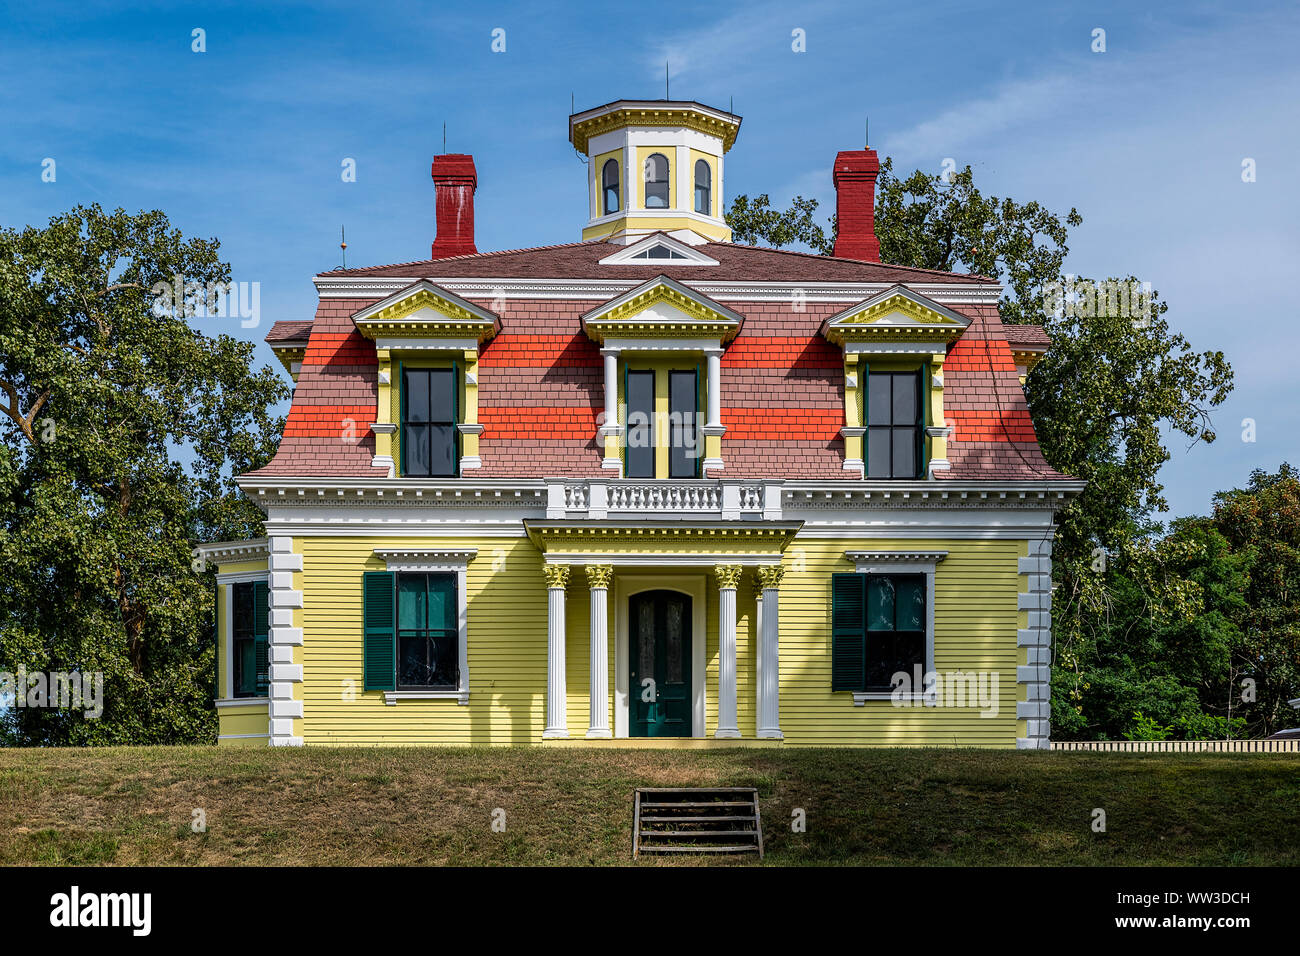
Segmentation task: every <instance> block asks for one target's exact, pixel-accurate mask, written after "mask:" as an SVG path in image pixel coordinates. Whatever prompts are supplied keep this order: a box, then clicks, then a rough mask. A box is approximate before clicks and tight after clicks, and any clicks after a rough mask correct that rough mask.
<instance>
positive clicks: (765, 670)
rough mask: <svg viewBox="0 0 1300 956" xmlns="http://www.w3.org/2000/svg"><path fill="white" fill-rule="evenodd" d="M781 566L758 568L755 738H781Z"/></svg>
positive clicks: (783, 573) (782, 571) (782, 569)
mask: <svg viewBox="0 0 1300 956" xmlns="http://www.w3.org/2000/svg"><path fill="white" fill-rule="evenodd" d="M784 575H785V568H783V567H781V566H780V565H776V566H775V567H768V568H759V569H758V583H759V586H760V587H761V588H762V597H761V598H760V601H761V605H762V612H761V614H760V615H759V620H760V623H759V628H760V630H759V637H758V675H757V676H758V721H757V723H758V728H757V735H758V736H759V737H782V736H784V735H783V734H782V733H781V671H780V656H781V639H780V635H781V611H780V606H779V604H778V601H777V597H778V595H779V594H780V587H781V578H782V577H784Z"/></svg>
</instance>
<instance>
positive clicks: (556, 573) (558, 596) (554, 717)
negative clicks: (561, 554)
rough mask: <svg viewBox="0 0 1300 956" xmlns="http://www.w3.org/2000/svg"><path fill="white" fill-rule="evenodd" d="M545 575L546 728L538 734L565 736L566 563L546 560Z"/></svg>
mask: <svg viewBox="0 0 1300 956" xmlns="http://www.w3.org/2000/svg"><path fill="white" fill-rule="evenodd" d="M542 572H543V573H544V574H545V575H546V729H545V730H543V731H542V737H544V738H552V737H567V736H569V727H568V722H567V719H566V717H565V713H564V708H565V686H564V588H565V586H566V585H567V584H568V583H569V566H568V565H567V564H547V565H544V566H543V567H542Z"/></svg>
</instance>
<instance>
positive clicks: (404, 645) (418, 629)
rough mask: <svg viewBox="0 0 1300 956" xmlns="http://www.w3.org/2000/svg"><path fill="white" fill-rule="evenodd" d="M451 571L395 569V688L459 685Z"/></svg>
mask: <svg viewBox="0 0 1300 956" xmlns="http://www.w3.org/2000/svg"><path fill="white" fill-rule="evenodd" d="M456 618H457V610H456V575H454V574H425V573H417V574H399V575H397V689H398V690H448V689H453V688H455V687H457V686H458V684H459V680H460V676H459V673H458V666H459V661H460V649H459V647H458V646H457V637H458V625H457V620H456Z"/></svg>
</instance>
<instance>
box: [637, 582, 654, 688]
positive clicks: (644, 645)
mask: <svg viewBox="0 0 1300 956" xmlns="http://www.w3.org/2000/svg"><path fill="white" fill-rule="evenodd" d="M637 657H638V661H637V671H636V679H637V686H636V687H634V688H633V689H632V692H633V693H635V694H637V695H638V696H639V695H640V693H641V686H640V685H641V681H643V680H645V679H646V678H647V677H654V676H655V606H654V602H652V601H644V600H643V601H642V602H641V608H640V614H639V616H638V621H637Z"/></svg>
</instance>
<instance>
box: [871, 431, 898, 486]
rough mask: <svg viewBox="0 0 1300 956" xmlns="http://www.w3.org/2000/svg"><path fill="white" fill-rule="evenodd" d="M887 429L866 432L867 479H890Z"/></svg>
mask: <svg viewBox="0 0 1300 956" xmlns="http://www.w3.org/2000/svg"><path fill="white" fill-rule="evenodd" d="M889 432H890V429H888V428H872V429H869V430H868V431H867V477H869V478H890V477H892V475H891V474H890V465H889V441H890V438H889Z"/></svg>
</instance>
